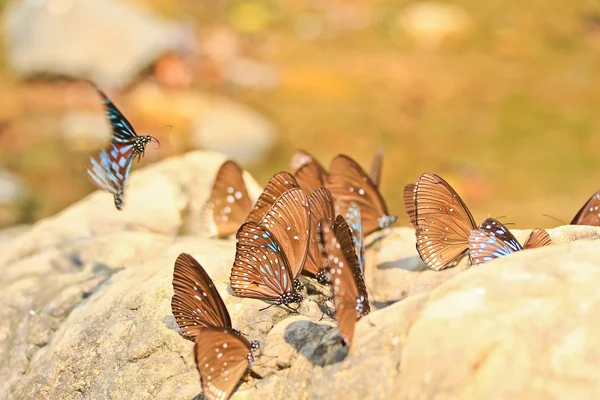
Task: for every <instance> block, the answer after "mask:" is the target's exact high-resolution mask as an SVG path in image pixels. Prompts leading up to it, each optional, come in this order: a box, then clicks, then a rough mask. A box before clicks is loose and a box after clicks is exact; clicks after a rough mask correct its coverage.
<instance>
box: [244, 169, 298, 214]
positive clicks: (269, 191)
mask: <svg viewBox="0 0 600 400" xmlns="http://www.w3.org/2000/svg"><path fill="white" fill-rule="evenodd" d="M297 187H298V182H296V178H294V176H293V175H292V174H290V173H289V172H285V171H282V172H278V173H276V174H275V175H273V177H272V178H271V180H269V183H267V186H265V190H263V192H262V193H261V195H260V196H259V197H258V200H256V204H255V205H254V208H253V209H252V211H251V212H250V214H249V215H248V217H247V218H246V221H250V222H259V221H260V220H261V219H262V218H263V217H264V216H265V214H266V213H267V211H269V208H271V206H272V205H273V204H275V202H276V201H277V199H278V198H279V197H280V196H281V195H282V194H284V193H285V192H287V191H288V190H290V189H293V188H297Z"/></svg>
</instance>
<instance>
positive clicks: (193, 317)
mask: <svg viewBox="0 0 600 400" xmlns="http://www.w3.org/2000/svg"><path fill="white" fill-rule="evenodd" d="M171 310H172V312H173V315H174V316H175V320H176V321H177V324H178V325H179V329H181V332H182V334H183V336H185V337H186V338H187V339H190V340H194V338H195V337H196V336H197V335H198V332H199V330H200V329H201V328H203V327H207V326H212V327H218V328H231V319H230V317H229V312H227V307H225V303H223V299H221V296H220V295H219V292H218V291H217V289H216V288H215V285H214V283H213V281H212V280H211V279H210V277H209V276H208V274H207V273H206V271H204V268H202V266H201V265H200V263H198V261H196V260H195V259H194V257H192V256H191V255H189V254H185V253H182V254H180V255H179V257H177V260H176V261H175V267H174V270H173V298H172V299H171Z"/></svg>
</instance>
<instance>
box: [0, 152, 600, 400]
mask: <svg viewBox="0 0 600 400" xmlns="http://www.w3.org/2000/svg"><path fill="white" fill-rule="evenodd" d="M223 160H224V157H223V156H221V155H218V154H214V153H200V152H195V153H189V154H186V155H184V156H181V157H177V158H173V159H169V160H165V161H163V162H161V163H158V164H155V165H152V166H150V167H147V168H145V169H144V170H140V171H134V173H133V175H132V179H131V182H130V186H129V188H128V191H127V194H126V205H125V209H124V211H122V212H117V211H116V210H114V206H113V204H112V198H111V196H110V195H108V194H106V193H103V192H97V193H94V194H92V195H90V196H89V197H87V198H86V199H84V200H82V201H81V202H79V203H78V204H75V205H73V206H72V207H70V208H69V209H67V210H65V211H63V212H62V213H60V214H58V215H56V216H54V217H52V218H48V219H47V220H45V221H41V222H39V223H37V224H35V225H34V226H33V227H31V228H30V229H29V230H28V231H27V232H24V233H22V232H21V233H19V232H16V233H18V235H17V234H15V236H16V237H15V238H13V239H12V240H10V241H4V242H3V243H6V246H5V248H3V252H2V254H1V257H2V258H1V259H0V304H2V307H1V308H0V319H2V321H3V323H2V324H0V375H1V376H2V377H3V379H2V381H1V383H0V398H7V399H8V398H10V399H30V398H32V399H33V398H35V399H51V398H52V399H54V398H60V399H96V398H131V399H192V398H194V397H196V396H197V395H198V394H199V393H200V392H201V388H200V382H199V378H198V373H197V371H196V367H195V364H194V360H193V356H192V347H193V344H192V343H191V342H190V341H188V340H186V339H183V338H182V337H181V336H180V335H179V333H178V329H177V325H176V323H175V320H174V318H173V316H172V315H171V312H170V299H171V296H172V287H171V279H172V272H173V262H174V260H175V259H176V257H177V255H178V254H179V253H181V252H188V253H191V254H192V255H193V256H195V257H196V258H197V259H198V260H199V261H200V262H201V263H202V265H203V266H204V267H205V269H206V270H207V272H208V273H209V274H210V276H211V277H212V278H213V280H214V282H215V284H216V286H217V289H218V290H219V292H220V293H221V295H222V296H223V298H224V300H225V302H226V304H227V306H228V308H229V311H230V313H231V316H232V320H233V323H234V326H235V327H237V328H239V329H240V330H241V331H242V332H243V333H244V334H246V335H248V337H249V338H250V339H257V340H259V341H260V342H261V345H262V351H261V355H260V357H258V359H257V361H256V362H255V364H254V366H253V370H254V371H255V372H256V373H258V374H260V375H261V376H262V379H255V378H250V379H249V380H248V381H247V382H245V383H242V384H241V385H240V387H239V388H238V391H237V392H236V393H235V395H234V397H233V398H234V399H264V398H269V399H336V398H340V394H343V397H344V398H345V399H350V400H352V399H390V398H398V399H418V398H428V399H430V398H443V399H454V398H456V399H458V398H460V399H471V398H472V399H482V398H486V399H487V398H511V399H521V398H522V399H531V398H565V399H567V398H568V399H571V398H597V397H598V396H599V395H600V389H599V386H598V385H599V384H598V383H597V382H598V380H597V370H598V367H599V366H600V353H599V350H598V346H597V340H596V338H597V337H598V335H599V334H600V325H598V322H597V321H599V320H600V319H599V318H598V317H600V292H598V290H597V288H596V286H597V282H598V281H600V257H599V255H600V254H599V253H600V246H598V242H597V241H593V240H590V239H593V238H598V236H599V234H600V230H599V229H596V228H591V227H562V228H557V229H555V230H551V235H552V237H553V239H554V240H555V241H556V242H561V241H562V242H564V243H559V244H556V245H554V246H551V247H548V248H543V249H536V250H529V251H523V252H520V253H516V254H514V255H511V256H509V257H506V258H504V259H500V260H497V261H494V262H491V263H488V264H486V265H484V266H481V267H474V268H470V269H468V270H466V271H463V270H464V269H466V267H463V268H453V269H449V270H448V271H446V272H441V273H435V272H433V271H428V270H426V269H424V268H423V266H422V265H421V264H419V262H418V261H417V260H415V259H414V256H415V250H414V232H413V231H411V230H410V229H403V228H399V229H392V230H390V231H389V232H384V233H383V235H382V236H381V238H379V240H376V241H375V242H374V243H373V244H372V245H371V247H370V248H369V250H368V252H367V257H368V258H369V259H370V260H371V261H370V262H369V266H368V268H369V269H368V270H367V273H368V277H369V281H370V282H371V286H372V287H371V289H372V290H373V292H374V293H373V294H374V295H375V297H376V298H379V299H377V300H380V299H383V301H378V304H377V306H378V307H379V308H380V309H379V310H377V311H374V312H372V313H371V314H370V315H368V316H367V317H365V318H364V319H362V320H361V321H359V323H358V324H357V326H356V333H355V339H354V343H353V345H352V348H351V349H350V350H348V348H346V347H344V346H342V345H341V341H340V336H339V332H338V330H337V328H336V327H335V324H334V323H333V322H332V320H331V319H330V318H329V317H328V316H327V314H325V315H324V314H323V313H322V312H321V311H320V310H319V308H320V304H319V303H322V302H323V298H322V296H319V294H318V293H313V294H311V295H310V296H309V297H310V300H305V301H304V302H303V303H302V305H301V307H300V308H299V310H298V311H299V314H290V313H289V312H288V311H286V310H284V309H282V308H280V307H271V308H269V309H266V310H262V309H263V308H264V307H265V306H266V304H265V303H264V302H261V301H258V300H250V299H241V298H237V297H234V296H233V295H232V293H231V289H230V287H229V284H228V278H229V272H230V268H231V265H232V262H233V257H234V254H235V241H234V240H233V239H229V240H216V239H207V238H205V237H202V236H200V235H193V236H192V235H183V234H182V232H185V229H186V228H185V226H186V225H190V224H191V225H193V224H195V223H199V222H195V221H196V218H197V215H196V213H194V212H190V210H192V209H195V208H194V207H196V206H195V205H196V204H198V205H201V204H202V203H203V202H204V201H205V199H206V197H207V195H208V192H209V189H210V186H211V183H212V178H213V175H214V173H215V172H216V170H217V168H218V167H219V165H220V164H221V162H222V161H223ZM248 178H249V179H248V180H247V181H248V182H252V180H251V177H248ZM254 185H255V184H254ZM255 186H256V185H255ZM255 189H257V188H255ZM192 205H194V207H192ZM527 233H528V232H526V231H516V234H517V236H518V237H519V238H520V239H522V238H523V236H525V235H526V234H527ZM7 235H8V234H3V235H0V238H2V237H4V238H5V237H6V236H7ZM575 239H577V240H576V241H573V240H575ZM385 281H388V282H385ZM394 286H395V287H394ZM403 286H407V287H408V288H407V289H402V287H403ZM400 299H403V300H402V301H397V302H395V303H394V304H391V303H393V302H394V301H396V300H400ZM388 304H391V305H389V306H387V305H388Z"/></svg>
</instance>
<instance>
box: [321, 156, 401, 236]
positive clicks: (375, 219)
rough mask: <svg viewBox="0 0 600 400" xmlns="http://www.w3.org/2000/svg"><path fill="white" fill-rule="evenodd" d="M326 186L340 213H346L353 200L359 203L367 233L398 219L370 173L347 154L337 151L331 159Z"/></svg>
mask: <svg viewBox="0 0 600 400" xmlns="http://www.w3.org/2000/svg"><path fill="white" fill-rule="evenodd" d="M327 188H328V189H329V191H330V192H331V195H332V196H333V199H334V201H335V208H336V212H337V213H338V214H340V215H346V214H347V212H348V208H349V207H350V205H351V204H352V203H356V204H357V205H358V207H359V208H360V212H361V216H362V225H363V229H364V234H365V235H369V234H371V233H373V232H375V231H376V230H378V229H383V228H386V227H388V226H390V225H392V224H393V223H394V222H395V221H396V217H395V216H391V215H389V214H388V210H387V206H386V204H385V201H384V199H383V197H382V196H381V193H379V190H378V189H377V186H376V185H375V183H374V182H373V180H372V179H371V177H369V175H367V173H366V172H365V171H364V170H363V169H362V168H361V167H360V165H358V163H356V162H355V161H354V160H352V159H351V158H350V157H348V156H345V155H338V156H337V157H335V158H334V159H333V160H332V161H331V165H330V167H329V172H328V173H327Z"/></svg>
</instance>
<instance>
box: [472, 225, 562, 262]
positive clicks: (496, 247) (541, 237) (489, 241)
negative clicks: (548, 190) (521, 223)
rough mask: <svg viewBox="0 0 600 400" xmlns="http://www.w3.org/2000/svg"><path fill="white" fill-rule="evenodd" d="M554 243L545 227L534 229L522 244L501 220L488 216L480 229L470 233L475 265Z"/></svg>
mask: <svg viewBox="0 0 600 400" xmlns="http://www.w3.org/2000/svg"><path fill="white" fill-rule="evenodd" d="M550 244H552V240H551V239H550V235H548V232H546V231H545V230H543V229H534V230H533V231H532V232H531V233H530V234H529V236H528V237H527V240H526V241H525V244H524V245H523V246H521V244H520V243H519V241H518V240H517V239H516V238H515V237H514V235H513V234H512V233H511V232H510V231H509V230H508V228H507V227H506V226H504V225H503V224H502V223H500V222H499V221H497V220H495V219H493V218H487V219H486V220H484V221H483V222H482V223H481V226H480V227H479V229H475V230H473V231H471V234H470V235H469V254H470V256H471V260H472V261H473V263H474V264H475V265H481V264H485V263H486V262H488V261H492V260H494V259H496V258H500V257H504V256H507V255H509V254H512V253H514V252H515V251H521V250H525V249H534V248H537V247H543V246H548V245H550Z"/></svg>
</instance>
